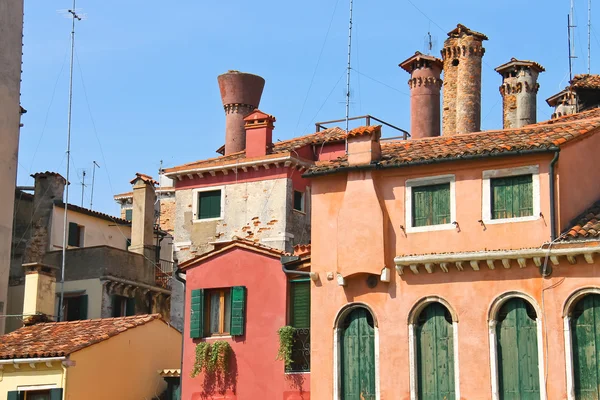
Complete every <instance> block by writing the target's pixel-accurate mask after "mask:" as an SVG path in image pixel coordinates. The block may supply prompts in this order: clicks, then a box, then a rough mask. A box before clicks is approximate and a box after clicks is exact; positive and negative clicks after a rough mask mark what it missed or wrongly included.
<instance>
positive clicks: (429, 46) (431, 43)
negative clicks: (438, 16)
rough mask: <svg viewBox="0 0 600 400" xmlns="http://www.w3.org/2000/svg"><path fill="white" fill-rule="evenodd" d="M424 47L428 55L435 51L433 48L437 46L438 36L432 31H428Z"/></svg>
mask: <svg viewBox="0 0 600 400" xmlns="http://www.w3.org/2000/svg"><path fill="white" fill-rule="evenodd" d="M423 47H424V50H425V53H427V55H428V56H430V55H431V54H432V53H433V49H435V48H436V47H437V38H436V37H435V36H433V35H431V31H429V32H427V36H425V40H424V45H423Z"/></svg>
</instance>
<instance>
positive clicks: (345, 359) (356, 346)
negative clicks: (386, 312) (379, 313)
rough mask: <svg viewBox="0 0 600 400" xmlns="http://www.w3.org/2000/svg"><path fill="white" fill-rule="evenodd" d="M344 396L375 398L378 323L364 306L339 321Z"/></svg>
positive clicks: (356, 399) (364, 399) (344, 399)
mask: <svg viewBox="0 0 600 400" xmlns="http://www.w3.org/2000/svg"><path fill="white" fill-rule="evenodd" d="M340 362H341V399H342V400H375V398H376V394H375V393H376V392H375V326H374V322H373V315H372V314H371V313H370V312H369V310H367V309H366V308H364V307H356V308H354V309H352V310H351V311H350V312H349V313H348V314H347V315H346V316H345V318H344V319H343V321H341V324H340Z"/></svg>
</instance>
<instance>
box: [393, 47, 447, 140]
mask: <svg viewBox="0 0 600 400" xmlns="http://www.w3.org/2000/svg"><path fill="white" fill-rule="evenodd" d="M399 66H400V68H402V69H403V70H405V71H406V72H408V73H409V74H410V79H409V80H408V86H409V87H410V134H411V138H412V139H421V138H425V137H432V136H440V89H441V88H442V80H441V79H440V74H441V73H442V67H443V64H442V60H440V59H439V58H437V57H433V56H427V55H424V54H421V53H420V52H418V51H417V52H416V53H415V54H414V55H413V56H412V57H410V58H408V59H407V60H405V61H403V62H402V63H400V65H399Z"/></svg>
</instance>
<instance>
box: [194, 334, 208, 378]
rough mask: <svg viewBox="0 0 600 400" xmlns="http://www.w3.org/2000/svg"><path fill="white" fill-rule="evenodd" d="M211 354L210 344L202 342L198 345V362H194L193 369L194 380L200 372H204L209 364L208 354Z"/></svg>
mask: <svg viewBox="0 0 600 400" xmlns="http://www.w3.org/2000/svg"><path fill="white" fill-rule="evenodd" d="M209 352H210V344H209V343H207V342H200V343H198V344H197V345H196V360H195V361H194V366H193V367H192V373H191V376H192V378H194V377H196V376H197V375H198V374H199V373H200V372H202V368H205V367H206V365H207V364H208V354H209Z"/></svg>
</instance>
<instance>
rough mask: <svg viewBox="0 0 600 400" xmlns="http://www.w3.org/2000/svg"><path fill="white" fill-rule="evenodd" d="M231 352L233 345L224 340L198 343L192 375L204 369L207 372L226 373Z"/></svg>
mask: <svg viewBox="0 0 600 400" xmlns="http://www.w3.org/2000/svg"><path fill="white" fill-rule="evenodd" d="M230 352H231V346H230V345H229V343H228V342H226V341H224V340H217V341H215V342H213V344H212V345H211V344H210V343H208V342H200V343H198V344H197V345H196V360H195V361H194V365H193V367H192V373H191V374H190V375H191V377H192V378H194V377H196V376H198V375H199V374H200V373H201V372H202V370H204V371H205V372H207V373H223V374H224V373H226V372H227V366H228V364H229V357H230Z"/></svg>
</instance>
